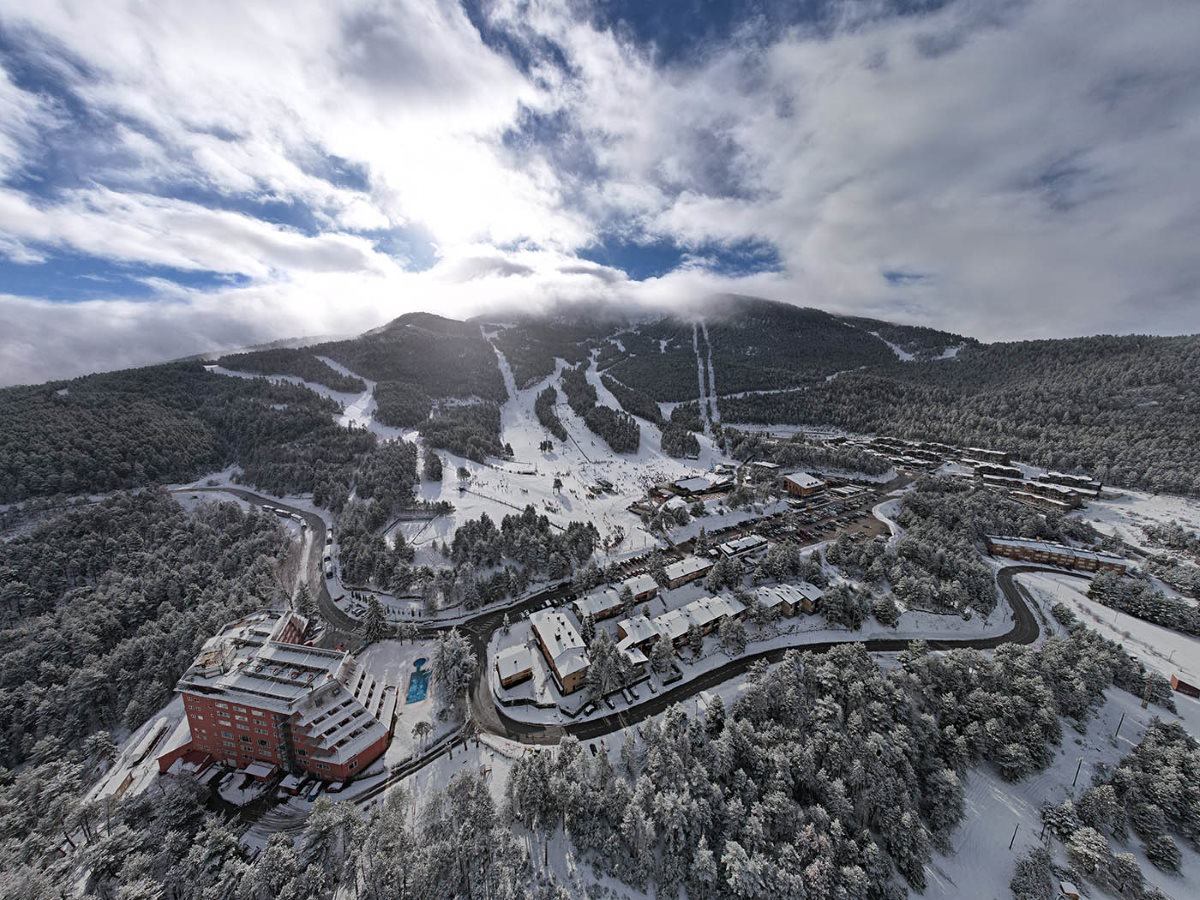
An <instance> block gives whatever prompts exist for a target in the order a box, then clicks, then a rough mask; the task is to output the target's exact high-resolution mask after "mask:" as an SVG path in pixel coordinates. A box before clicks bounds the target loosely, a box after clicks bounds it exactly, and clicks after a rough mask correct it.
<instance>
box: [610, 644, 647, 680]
mask: <svg viewBox="0 0 1200 900" xmlns="http://www.w3.org/2000/svg"><path fill="white" fill-rule="evenodd" d="M617 649H618V650H619V651H620V652H621V655H622V656H624V657H625V659H626V660H628V661H629V665H630V667H631V668H632V669H633V671H634V674H636V675H645V674H646V665H647V664H648V663H649V662H650V657H648V656H647V655H646V654H645V653H644V652H643V651H642V649H641V648H640V647H635V646H633V645H632V644H630V645H626V646H624V647H622V646H621V645H619V644H618V645H617Z"/></svg>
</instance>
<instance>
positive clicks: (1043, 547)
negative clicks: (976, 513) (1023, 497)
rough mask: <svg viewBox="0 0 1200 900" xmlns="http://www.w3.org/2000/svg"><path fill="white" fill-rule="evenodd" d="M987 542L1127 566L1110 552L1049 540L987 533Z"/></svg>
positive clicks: (1000, 545) (1035, 551)
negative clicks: (998, 535)
mask: <svg viewBox="0 0 1200 900" xmlns="http://www.w3.org/2000/svg"><path fill="white" fill-rule="evenodd" d="M987 541H988V543H989V544H992V545H995V546H997V547H1012V548H1023V549H1026V550H1031V551H1033V552H1034V553H1048V554H1051V555H1059V556H1064V555H1065V556H1072V557H1074V558H1076V559H1092V560H1095V561H1096V562H1102V563H1108V564H1109V565H1119V566H1127V565H1128V563H1127V562H1126V561H1125V560H1124V559H1122V558H1121V557H1120V556H1114V555H1113V554H1111V553H1097V552H1096V551H1095V550H1083V549H1080V548H1077V547H1068V546H1066V545H1065V544H1055V543H1052V542H1051V541H1039V540H1033V539H1031V538H1017V537H997V536H995V535H991V534H989V535H988V536H987Z"/></svg>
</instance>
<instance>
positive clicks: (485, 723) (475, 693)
mask: <svg viewBox="0 0 1200 900" xmlns="http://www.w3.org/2000/svg"><path fill="white" fill-rule="evenodd" d="M1047 571H1049V572H1056V573H1058V574H1064V573H1063V571H1062V570H1060V569H1046V568H1044V567H1042V566H1007V567H1005V568H1003V569H1001V570H1000V572H999V573H998V579H997V580H998V583H999V585H1000V590H1001V591H1002V592H1003V594H1004V597H1005V599H1006V600H1007V601H1008V603H1009V605H1010V606H1011V607H1012V610H1013V619H1014V621H1013V627H1012V628H1011V629H1009V630H1008V631H1007V632H1005V633H1004V634H999V635H994V636H992V637H982V638H959V639H943V640H937V639H934V640H929V641H927V642H926V643H928V645H929V647H930V649H932V650H952V649H956V648H973V649H976V650H992V649H995V648H996V647H999V646H1000V645H1001V644H1031V643H1033V642H1034V641H1036V640H1037V638H1038V635H1039V634H1040V633H1041V630H1040V628H1039V626H1038V621H1037V618H1036V617H1035V615H1034V613H1033V611H1032V610H1031V609H1030V608H1029V605H1028V604H1027V603H1026V602H1025V598H1024V597H1023V596H1022V593H1021V591H1020V589H1019V586H1018V585H1016V584H1015V583H1014V582H1013V576H1014V575H1019V574H1020V573H1022V572H1047ZM1079 577H1081V578H1086V577H1087V576H1084V575H1080V576H1079ZM853 643H861V644H862V645H863V646H864V647H866V648H867V650H868V651H871V652H887V651H891V652H895V651H898V650H905V649H907V648H908V646H909V645H910V644H911V643H912V642H911V641H910V640H908V639H904V638H874V639H871V640H866V641H856V640H854V639H853V638H847V639H846V640H844V641H820V642H816V643H811V644H803V645H799V646H797V647H794V648H776V649H772V650H763V651H760V652H759V653H754V654H751V655H749V656H743V657H740V658H739V659H735V660H731V661H730V662H727V663H725V664H724V665H723V666H719V667H717V668H715V669H710V670H709V671H707V672H705V673H703V674H702V675H699V676H697V677H696V678H693V679H691V680H689V681H687V682H684V683H683V684H679V685H677V686H675V687H673V688H671V689H669V690H666V691H662V692H660V693H659V694H656V695H655V696H653V697H652V698H651V699H649V700H647V701H645V702H644V703H640V704H638V705H637V706H634V707H632V708H629V709H626V710H622V711H620V712H615V713H613V714H612V715H608V716H602V717H600V718H597V719H591V720H589V721H587V722H580V723H578V724H568V725H565V726H563V727H551V728H548V727H546V726H543V725H534V724H530V723H528V722H521V721H519V720H517V719H514V718H512V717H511V716H509V715H507V714H506V713H505V712H504V711H503V710H502V709H500V708H499V707H497V706H496V704H495V702H494V700H493V699H492V696H491V690H490V688H489V687H488V684H487V672H486V670H484V671H481V675H480V676H479V677H477V678H476V684H475V686H474V688H473V690H472V692H471V714H472V715H473V716H474V717H475V718H476V721H477V722H479V724H480V727H481V728H484V729H485V730H487V731H492V732H493V733H496V734H500V735H503V736H504V737H507V738H509V739H511V740H516V741H521V742H523V743H531V744H556V743H558V740H559V739H560V738H561V737H562V736H563V735H564V734H572V735H574V736H575V737H577V738H579V739H580V740H593V739H595V738H599V737H604V736H605V735H608V734H612V733H613V732H615V731H619V730H620V729H622V728H627V727H628V726H630V725H634V724H637V723H638V722H641V721H643V720H644V719H647V718H650V717H651V716H656V715H658V714H659V713H661V712H664V711H665V710H666V709H667V708H668V707H670V706H671V705H672V704H674V703H679V702H681V701H683V700H687V699H689V698H690V697H694V696H695V695H696V694H698V693H700V692H701V691H703V690H707V689H709V688H712V687H716V686H717V685H719V684H722V683H724V682H725V681H728V680H729V679H730V678H734V677H736V676H738V675H741V674H743V673H744V672H746V671H747V670H748V669H749V668H750V667H751V666H753V665H754V664H755V663H756V662H758V661H759V660H766V661H767V662H772V663H774V662H779V661H780V660H781V659H783V657H784V656H785V655H786V654H787V652H788V650H789V649H798V650H808V651H812V652H813V653H825V652H827V651H829V650H831V649H833V648H834V647H837V646H840V645H842V644H853ZM485 658H486V657H484V656H480V659H485ZM496 724H498V725H499V730H497V728H496V727H495V725H496Z"/></svg>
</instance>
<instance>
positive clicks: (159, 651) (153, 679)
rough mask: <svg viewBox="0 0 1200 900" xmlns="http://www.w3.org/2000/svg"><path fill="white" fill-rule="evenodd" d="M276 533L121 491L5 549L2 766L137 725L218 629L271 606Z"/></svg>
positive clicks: (256, 518)
mask: <svg viewBox="0 0 1200 900" xmlns="http://www.w3.org/2000/svg"><path fill="white" fill-rule="evenodd" d="M286 547H287V542H286V540H285V538H284V536H283V532H282V530H281V529H280V527H279V524H278V522H277V521H276V520H275V519H274V518H273V517H271V516H267V515H264V514H259V513H250V514H246V513H243V512H241V511H240V510H239V509H238V507H237V506H235V505H234V504H231V503H227V504H222V505H215V504H214V505H208V506H202V507H200V508H199V509H198V510H197V512H196V513H195V514H188V513H186V512H185V511H184V510H183V508H182V507H181V506H180V505H179V504H178V503H176V502H175V500H174V499H173V498H172V497H170V496H169V495H168V494H166V493H158V492H153V491H143V492H140V493H132V494H131V493H125V494H119V495H117V496H116V497H113V498H112V499H110V500H106V501H104V502H102V503H98V504H94V505H90V506H86V507H83V508H81V509H78V510H73V511H71V512H68V513H66V514H64V515H63V516H61V517H59V518H57V519H55V520H53V521H51V522H48V523H46V524H44V525H41V526H39V527H37V528H36V529H35V530H34V531H33V532H32V533H31V534H29V535H27V536H25V537H20V538H17V539H15V540H12V541H7V542H0V584H2V588H3V590H2V592H0V603H2V607H0V621H2V622H3V627H2V630H0V764H3V765H7V766H12V765H15V764H17V763H20V762H22V761H24V760H25V759H26V758H27V757H28V756H29V754H30V753H31V752H32V751H33V748H34V747H35V745H36V744H37V743H38V741H40V740H42V739H43V738H44V737H46V736H47V735H50V736H52V738H53V739H55V740H57V741H60V742H62V743H63V744H70V743H73V742H78V741H81V740H82V739H83V738H84V737H86V736H87V735H88V734H90V733H91V732H92V731H94V730H95V729H97V728H105V729H114V728H117V727H119V726H121V725H122V724H125V725H127V726H129V727H131V728H133V727H136V726H138V725H140V724H141V723H142V722H143V721H145V719H146V717H147V716H149V715H150V714H151V713H152V712H153V711H154V710H156V709H158V708H159V707H161V706H162V705H163V704H164V703H166V702H167V701H168V700H169V699H170V698H171V692H172V690H173V689H174V687H175V682H176V680H177V679H178V678H179V676H180V675H181V674H182V673H183V671H184V669H186V668H187V666H188V665H189V664H190V663H191V661H192V659H193V657H194V655H195V653H196V651H197V650H198V649H199V647H200V645H201V644H202V643H203V642H204V640H205V639H206V638H207V637H208V635H210V634H212V633H213V632H214V631H215V630H216V629H217V628H218V627H219V626H220V625H221V624H222V623H224V622H226V621H229V620H231V619H235V618H237V617H238V616H240V615H243V614H244V613H246V612H249V611H250V610H252V609H257V608H259V607H261V606H262V605H263V603H264V602H268V601H270V600H271V599H272V597H273V596H274V595H275V593H276V591H277V590H278V589H277V588H276V581H275V577H274V563H275V561H276V560H277V559H278V558H279V557H281V556H282V555H283V553H284V551H285V549H286Z"/></svg>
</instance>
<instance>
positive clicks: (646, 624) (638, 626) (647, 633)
mask: <svg viewBox="0 0 1200 900" xmlns="http://www.w3.org/2000/svg"><path fill="white" fill-rule="evenodd" d="M617 628H618V629H620V630H621V631H623V632H625V637H624V638H622V639H621V643H620V644H618V646H622V647H623V646H624V645H625V644H626V642H628V643H631V644H640V643H642V642H643V641H648V640H650V639H651V638H655V637H658V629H657V628H656V627H655V625H654V623H653V622H651V621H650V620H649V619H648V618H646V617H645V616H630V617H629V618H628V619H622V620H621V621H620V622H618V623H617Z"/></svg>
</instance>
